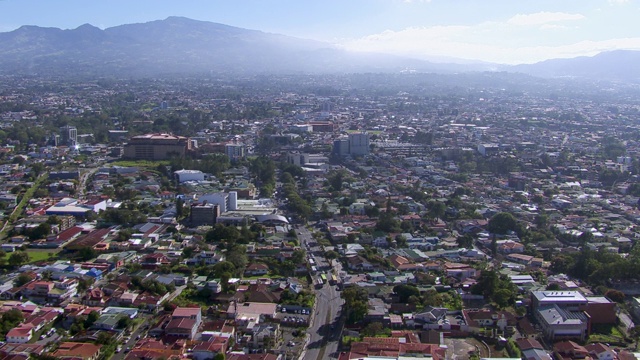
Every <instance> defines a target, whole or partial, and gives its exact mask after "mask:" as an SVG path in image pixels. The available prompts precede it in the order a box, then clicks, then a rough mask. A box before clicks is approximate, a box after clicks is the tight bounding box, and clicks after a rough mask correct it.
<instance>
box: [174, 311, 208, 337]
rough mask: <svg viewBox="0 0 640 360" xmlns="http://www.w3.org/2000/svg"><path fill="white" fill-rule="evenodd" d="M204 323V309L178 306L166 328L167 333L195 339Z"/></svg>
mask: <svg viewBox="0 0 640 360" xmlns="http://www.w3.org/2000/svg"><path fill="white" fill-rule="evenodd" d="M201 324H202V310H201V309H200V308H199V307H197V308H195V307H193V308H192V307H177V308H175V310H173V313H172V314H171V321H169V323H168V324H167V327H166V328H165V333H166V334H167V335H173V336H177V337H185V338H188V339H193V338H194V337H195V336H196V333H197V332H198V329H199V328H200V325H201Z"/></svg>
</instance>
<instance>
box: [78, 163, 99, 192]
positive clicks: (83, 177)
mask: <svg viewBox="0 0 640 360" xmlns="http://www.w3.org/2000/svg"><path fill="white" fill-rule="evenodd" d="M96 171H98V168H89V169H83V170H80V181H79V184H78V195H79V197H80V198H84V197H85V194H86V192H87V181H88V180H89V178H90V177H91V176H93V174H95V173H96Z"/></svg>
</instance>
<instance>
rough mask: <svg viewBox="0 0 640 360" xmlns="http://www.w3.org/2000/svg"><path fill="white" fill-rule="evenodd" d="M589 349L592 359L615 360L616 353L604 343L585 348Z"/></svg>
mask: <svg viewBox="0 0 640 360" xmlns="http://www.w3.org/2000/svg"><path fill="white" fill-rule="evenodd" d="M584 348H585V349H587V351H588V352H589V354H590V355H591V357H593V358H594V359H598V360H615V359H617V358H618V357H617V354H616V352H615V351H614V350H613V349H612V348H610V347H609V346H607V345H605V344H602V343H595V344H589V345H586V346H585V347H584Z"/></svg>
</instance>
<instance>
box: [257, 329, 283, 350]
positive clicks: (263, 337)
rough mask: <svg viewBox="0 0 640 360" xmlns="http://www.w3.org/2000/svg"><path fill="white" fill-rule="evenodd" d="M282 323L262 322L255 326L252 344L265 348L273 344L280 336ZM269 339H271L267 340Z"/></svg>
mask: <svg viewBox="0 0 640 360" xmlns="http://www.w3.org/2000/svg"><path fill="white" fill-rule="evenodd" d="M279 334H280V325H278V324H261V325H259V326H256V327H254V328H253V336H252V340H253V342H252V345H253V347H254V348H264V347H265V346H267V345H269V344H268V342H270V345H269V347H270V346H273V344H275V340H276V339H277V338H278V337H279V336H280V335H279ZM267 339H269V340H267Z"/></svg>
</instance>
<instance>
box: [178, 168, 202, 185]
mask: <svg viewBox="0 0 640 360" xmlns="http://www.w3.org/2000/svg"><path fill="white" fill-rule="evenodd" d="M173 175H174V176H175V177H176V179H177V180H178V182H179V183H183V182H186V181H204V173H203V172H202V171H200V170H184V169H182V170H178V171H174V172H173Z"/></svg>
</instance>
